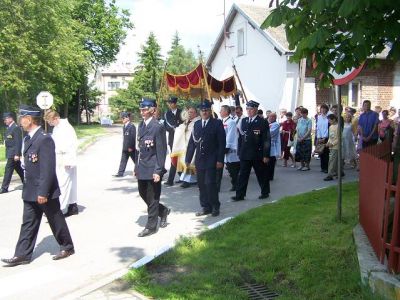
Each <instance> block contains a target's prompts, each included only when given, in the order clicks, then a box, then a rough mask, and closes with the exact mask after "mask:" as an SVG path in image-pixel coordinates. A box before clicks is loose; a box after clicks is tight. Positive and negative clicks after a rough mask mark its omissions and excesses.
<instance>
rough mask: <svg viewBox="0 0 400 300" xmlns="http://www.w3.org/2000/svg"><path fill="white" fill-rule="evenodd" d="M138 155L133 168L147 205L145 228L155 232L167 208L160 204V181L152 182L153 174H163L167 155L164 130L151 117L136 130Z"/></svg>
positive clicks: (140, 191)
mask: <svg viewBox="0 0 400 300" xmlns="http://www.w3.org/2000/svg"><path fill="white" fill-rule="evenodd" d="M138 143H139V144H138V147H139V153H138V158H137V162H136V166H135V173H136V176H137V178H138V188H139V194H140V197H141V198H142V199H143V200H144V202H146V204H147V213H148V219H147V224H146V228H147V229H150V230H155V229H156V228H157V223H158V217H162V216H163V215H164V214H166V213H167V208H166V207H165V206H164V205H162V204H161V203H160V194H161V180H160V181H159V182H154V180H153V174H158V175H160V177H161V179H162V176H163V175H164V174H165V168H164V164H165V158H166V155H167V142H166V136H165V128H164V127H163V126H162V125H161V124H160V123H159V122H158V121H157V120H156V119H155V118H154V117H153V118H152V119H151V121H150V123H149V124H148V125H147V126H146V125H145V123H144V121H142V122H141V123H140V124H139V129H138Z"/></svg>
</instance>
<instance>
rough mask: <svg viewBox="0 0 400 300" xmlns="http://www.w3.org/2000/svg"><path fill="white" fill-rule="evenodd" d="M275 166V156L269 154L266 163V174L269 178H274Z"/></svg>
mask: <svg viewBox="0 0 400 300" xmlns="http://www.w3.org/2000/svg"><path fill="white" fill-rule="evenodd" d="M275 166H276V156H271V157H270V158H269V162H268V164H267V166H266V167H267V174H268V179H269V180H271V181H272V180H274V175H275Z"/></svg>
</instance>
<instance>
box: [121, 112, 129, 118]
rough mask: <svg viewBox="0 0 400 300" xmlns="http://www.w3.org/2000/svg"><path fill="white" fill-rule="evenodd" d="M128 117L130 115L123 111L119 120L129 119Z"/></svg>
mask: <svg viewBox="0 0 400 300" xmlns="http://www.w3.org/2000/svg"><path fill="white" fill-rule="evenodd" d="M130 116H131V114H130V113H128V112H126V111H124V112H122V113H121V118H122V119H123V118H129V117H130Z"/></svg>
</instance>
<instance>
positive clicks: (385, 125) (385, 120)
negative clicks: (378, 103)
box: [378, 110, 394, 142]
mask: <svg viewBox="0 0 400 300" xmlns="http://www.w3.org/2000/svg"><path fill="white" fill-rule="evenodd" d="M393 123H394V122H393V121H392V120H391V119H389V112H388V111H387V110H383V111H382V120H381V121H379V124H378V133H379V139H380V140H381V142H383V141H384V140H386V139H388V140H389V141H390V142H392V141H393V131H394V129H393V128H394V125H393Z"/></svg>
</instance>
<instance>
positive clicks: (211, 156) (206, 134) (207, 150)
mask: <svg viewBox="0 0 400 300" xmlns="http://www.w3.org/2000/svg"><path fill="white" fill-rule="evenodd" d="M199 108H200V110H201V112H200V115H201V120H198V121H196V123H194V127H193V132H192V135H191V137H190V140H189V144H188V147H187V151H186V157H185V162H186V165H188V166H189V165H190V162H191V161H192V158H193V155H194V152H195V151H196V157H195V166H196V172H197V184H198V185H199V190H200V205H201V207H202V210H201V211H200V212H198V213H196V216H203V215H208V214H210V213H211V214H212V215H213V216H214V217H216V216H218V215H219V208H220V202H219V199H218V188H217V169H221V168H223V167H224V156H225V146H226V140H225V130H224V126H223V125H222V122H221V120H218V119H216V118H212V117H211V103H210V101H208V100H207V99H206V100H204V101H203V102H202V103H201V104H200V107H199Z"/></svg>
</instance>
